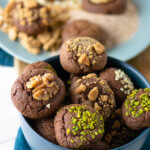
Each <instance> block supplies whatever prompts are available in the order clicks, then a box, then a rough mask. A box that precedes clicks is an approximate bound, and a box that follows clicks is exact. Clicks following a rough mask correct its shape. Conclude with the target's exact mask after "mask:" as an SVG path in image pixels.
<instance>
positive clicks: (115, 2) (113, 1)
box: [82, 0, 127, 14]
mask: <svg viewBox="0 0 150 150" xmlns="http://www.w3.org/2000/svg"><path fill="white" fill-rule="evenodd" d="M126 3H127V1H126V0H83V2H82V8H83V9H84V10H86V11H89V12H93V13H104V14H121V13H123V12H124V11H125V9H126Z"/></svg>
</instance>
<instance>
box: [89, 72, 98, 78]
mask: <svg viewBox="0 0 150 150" xmlns="http://www.w3.org/2000/svg"><path fill="white" fill-rule="evenodd" d="M87 77H88V78H94V77H97V75H96V74H95V73H89V74H88V75H87Z"/></svg>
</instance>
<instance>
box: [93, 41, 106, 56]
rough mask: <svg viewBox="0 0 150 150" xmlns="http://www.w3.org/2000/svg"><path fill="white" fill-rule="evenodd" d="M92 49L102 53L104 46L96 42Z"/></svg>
mask: <svg viewBox="0 0 150 150" xmlns="http://www.w3.org/2000/svg"><path fill="white" fill-rule="evenodd" d="M94 49H95V51H96V53H97V54H102V53H103V52H104V51H105V46H104V45H102V44H101V43H96V44H95V45H94Z"/></svg>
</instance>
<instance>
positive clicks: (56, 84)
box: [11, 69, 65, 119]
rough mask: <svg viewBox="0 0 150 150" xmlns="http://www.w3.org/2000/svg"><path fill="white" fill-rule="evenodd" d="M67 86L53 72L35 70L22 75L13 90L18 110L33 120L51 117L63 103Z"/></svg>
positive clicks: (13, 99) (14, 101)
mask: <svg viewBox="0 0 150 150" xmlns="http://www.w3.org/2000/svg"><path fill="white" fill-rule="evenodd" d="M64 97H65V86H64V83H63V82H62V80H61V79H60V78H59V77H57V76H56V75H55V73H53V72H52V71H49V70H46V69H34V70H32V71H30V72H25V73H23V74H22V75H20V76H19V77H18V78H17V80H16V81H15V83H14V84H13V86H12V89H11V98H12V101H13V103H14V105H15V106H16V108H17V109H18V110H19V111H20V112H21V113H22V114H23V115H24V116H25V117H28V118H31V119H40V118H43V117H47V116H50V115H51V114H52V113H53V112H54V111H55V110H56V109H57V108H59V106H60V105H61V103H62V102H63V100H64Z"/></svg>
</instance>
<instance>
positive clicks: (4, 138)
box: [0, 66, 20, 150]
mask: <svg viewBox="0 0 150 150" xmlns="http://www.w3.org/2000/svg"><path fill="white" fill-rule="evenodd" d="M16 77H17V74H16V72H15V69H14V68H9V67H2V66H0V150H13V148H14V141H15V137H16V134H17V131H18V128H19V125H20V123H19V117H18V112H17V111H16V109H15V107H14V106H13V104H12V102H11V99H10V89H11V86H12V84H13V82H14V81H15V79H16Z"/></svg>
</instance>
